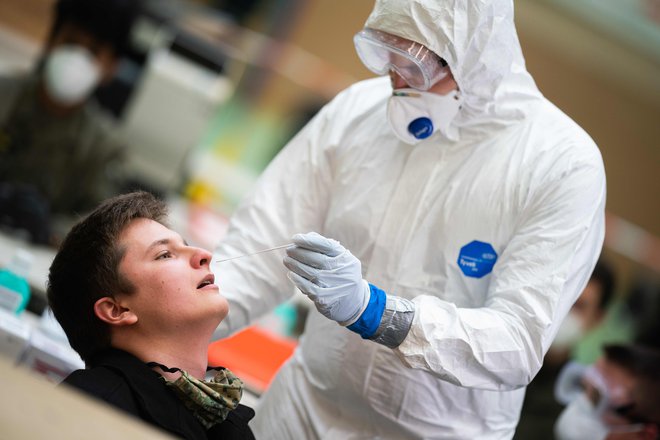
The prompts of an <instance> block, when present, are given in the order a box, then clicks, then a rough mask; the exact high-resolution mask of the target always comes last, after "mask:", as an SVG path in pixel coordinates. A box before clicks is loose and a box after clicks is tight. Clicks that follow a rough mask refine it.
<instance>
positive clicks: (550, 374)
mask: <svg viewBox="0 0 660 440" xmlns="http://www.w3.org/2000/svg"><path fill="white" fill-rule="evenodd" d="M616 283H617V277H616V275H615V272H614V269H613V268H612V267H611V265H610V264H608V262H606V261H605V260H604V259H603V258H601V259H599V261H598V262H597V263H596V266H595V268H594V270H593V272H592V274H591V277H590V278H589V282H588V283H587V285H586V287H585V288H584V290H583V291H582V293H581V294H580V296H579V297H578V299H577V301H576V302H575V304H573V306H572V307H571V310H570V311H569V313H568V315H567V316H566V318H565V319H564V321H563V322H562V325H561V326H560V328H559V332H558V333H557V336H556V337H555V339H554V341H553V342H552V344H551V345H550V349H549V350H548V352H547V353H546V355H545V357H544V359H543V366H542V367H541V369H540V370H539V372H538V373H537V375H536V376H535V377H534V379H533V380H532V382H531V383H530V385H529V386H528V387H527V392H526V394H525V402H524V404H523V409H522V412H521V415H520V422H519V424H518V427H517V428H516V434H515V436H514V438H516V439H521V440H522V439H526V438H531V437H534V438H539V439H543V438H545V439H548V440H550V439H552V438H553V434H552V426H553V425H554V423H555V421H556V419H557V417H558V416H559V414H560V412H561V411H562V408H563V406H562V405H561V404H560V403H558V402H557V400H556V399H555V396H554V391H553V390H554V386H555V382H556V380H557V376H558V374H559V371H560V370H561V368H562V367H563V366H564V365H565V364H566V362H569V361H571V360H573V361H577V362H580V363H581V364H582V365H590V364H592V363H594V362H595V361H596V359H597V358H598V357H599V356H600V355H601V354H602V348H603V345H604V344H607V343H614V342H628V341H630V340H632V337H633V331H632V322H631V319H630V316H629V314H627V313H625V312H624V311H623V310H622V305H621V303H622V301H621V300H619V299H618V298H616V296H615V293H616V292H615V288H616Z"/></svg>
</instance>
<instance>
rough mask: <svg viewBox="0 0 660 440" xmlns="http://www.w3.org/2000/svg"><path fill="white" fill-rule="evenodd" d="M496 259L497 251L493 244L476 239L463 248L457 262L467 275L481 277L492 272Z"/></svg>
mask: <svg viewBox="0 0 660 440" xmlns="http://www.w3.org/2000/svg"><path fill="white" fill-rule="evenodd" d="M496 261H497V252H495V249H493V246H491V245H490V244H489V243H484V242H483V241H477V240H474V241H471V242H470V243H468V244H466V245H465V246H463V247H462V248H461V252H460V253H459V254H458V261H457V263H458V267H460V268H461V271H462V272H463V274H464V275H465V276H468V277H473V278H481V277H483V276H484V275H488V274H489V273H491V271H492V270H493V266H495V262H496Z"/></svg>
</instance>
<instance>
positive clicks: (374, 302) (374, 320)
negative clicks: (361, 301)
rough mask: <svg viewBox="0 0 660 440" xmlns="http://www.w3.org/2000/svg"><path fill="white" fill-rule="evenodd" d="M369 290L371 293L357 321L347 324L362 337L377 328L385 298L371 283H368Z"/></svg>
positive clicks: (370, 333) (371, 334) (367, 337)
mask: <svg viewBox="0 0 660 440" xmlns="http://www.w3.org/2000/svg"><path fill="white" fill-rule="evenodd" d="M369 291H370V293H371V294H370V296H369V304H367V308H366V309H364V312H362V315H360V317H359V318H358V320H357V321H355V322H354V323H353V324H351V325H349V326H348V329H349V330H351V331H354V332H355V333H357V334H359V335H360V336H362V338H363V339H369V338H370V337H371V336H373V335H374V333H376V330H378V326H379V325H380V319H381V318H382V317H383V312H384V311H385V301H386V299H387V295H385V292H384V291H383V290H380V289H379V288H378V287H376V286H374V285H373V284H369Z"/></svg>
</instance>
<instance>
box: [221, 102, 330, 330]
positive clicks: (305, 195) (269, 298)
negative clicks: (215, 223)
mask: <svg viewBox="0 0 660 440" xmlns="http://www.w3.org/2000/svg"><path fill="white" fill-rule="evenodd" d="M332 108H333V106H332V105H331V104H328V105H327V106H326V107H324V108H323V109H322V110H321V111H320V112H319V114H317V115H316V116H315V117H314V118H313V119H312V120H311V121H310V122H309V123H308V124H307V125H306V126H305V127H304V128H303V129H302V130H301V131H300V132H299V133H298V134H297V135H296V136H295V137H294V138H293V139H292V140H291V141H290V142H289V143H288V144H287V145H286V146H285V148H284V149H283V150H282V151H281V152H280V153H279V154H278V155H277V156H276V158H275V159H274V160H273V161H272V162H271V163H270V164H269V166H268V167H267V169H266V170H265V171H264V173H263V174H262V175H261V176H260V178H259V179H258V180H257V182H256V184H255V187H254V189H253V190H252V191H251V193H250V194H249V195H248V196H247V197H246V198H245V199H244V200H243V201H242V202H241V204H240V205H239V207H238V208H237V210H236V212H235V213H234V214H233V215H232V217H231V219H230V224H229V228H228V232H227V235H226V236H225V237H224V238H223V240H222V241H221V242H220V243H219V245H218V246H217V247H216V249H215V252H214V254H215V255H214V259H216V260H217V259H222V258H228V257H231V256H236V255H241V254H245V253H249V252H255V251H258V250H261V249H266V248H269V247H274V246H278V245H283V244H286V243H288V242H290V240H291V237H292V236H293V235H294V234H295V233H304V232H310V231H321V229H322V227H323V221H324V218H325V211H326V210H327V204H328V199H329V190H328V188H330V186H331V185H330V184H329V182H330V181H331V178H332V169H331V164H330V160H329V158H328V156H329V155H330V154H331V150H332V148H331V147H330V146H328V145H327V144H328V141H327V136H326V131H327V129H328V128H327V124H328V121H329V120H331V118H332V116H330V113H332ZM283 256H284V254H283V251H274V252H267V253H264V254H260V255H256V256H252V257H248V258H239V259H236V260H232V261H227V262H223V263H220V264H218V265H216V266H215V267H214V270H215V272H216V277H217V279H218V284H219V287H220V293H221V294H222V295H224V296H225V297H226V298H227V299H228V301H229V314H228V316H227V317H226V318H225V320H224V321H223V322H222V323H221V324H220V326H219V327H218V329H217V330H216V332H215V334H214V339H217V338H222V337H225V336H228V335H229V334H230V333H233V332H235V331H237V330H239V329H241V328H243V327H245V326H246V325H249V324H250V323H251V322H252V321H254V320H255V319H257V318H259V317H260V316H261V315H263V314H265V313H267V312H269V311H270V310H272V309H273V308H274V307H276V306H277V305H278V304H280V303H281V302H283V301H286V300H287V299H289V298H290V297H291V296H292V295H293V294H294V293H295V288H294V286H293V284H292V283H291V282H290V281H289V280H288V278H287V276H286V272H287V271H286V268H285V267H284V265H283V264H282V259H283Z"/></svg>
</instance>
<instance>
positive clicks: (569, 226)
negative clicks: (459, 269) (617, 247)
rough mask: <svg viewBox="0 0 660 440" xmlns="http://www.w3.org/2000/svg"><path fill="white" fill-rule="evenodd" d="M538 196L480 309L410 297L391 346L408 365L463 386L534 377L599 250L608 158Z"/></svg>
mask: <svg viewBox="0 0 660 440" xmlns="http://www.w3.org/2000/svg"><path fill="white" fill-rule="evenodd" d="M599 160H600V159H599ZM537 194H538V196H537V197H536V199H535V200H534V202H533V203H531V204H530V205H529V206H528V208H527V209H526V211H525V212H524V213H523V216H522V218H521V219H520V220H519V223H518V226H517V228H516V232H515V236H514V237H513V238H512V239H511V240H510V242H509V243H508V244H507V246H506V248H505V249H504V250H503V252H502V255H500V257H499V259H498V261H497V263H496V264H495V267H494V269H493V272H492V274H491V276H492V279H491V282H490V286H489V291H488V298H487V300H486V302H485V304H484V306H483V307H481V308H458V307H456V306H455V305H454V304H452V303H449V302H447V301H443V300H442V299H440V298H437V297H433V296H428V295H422V296H418V297H416V298H414V300H413V303H414V305H415V316H414V319H413V323H412V326H411V328H410V331H409V332H408V335H407V336H406V338H405V339H404V341H403V342H402V343H401V345H400V346H399V347H398V348H397V349H396V350H395V351H396V353H397V354H398V355H399V357H400V358H401V359H402V361H403V362H404V363H405V364H407V365H408V366H410V367H412V368H420V369H424V370H427V371H430V372H432V373H433V374H436V375H438V376H439V377H440V378H442V379H444V380H447V381H449V382H451V383H454V384H456V385H460V386H465V387H473V388H483V389H490V390H502V389H513V388H518V387H523V386H526V385H527V384H528V383H529V382H530V381H531V380H532V378H533V377H534V375H535V374H536V373H537V372H538V370H539V369H540V367H541V364H542V362H543V356H544V354H545V352H546V351H547V349H548V347H549V345H550V343H551V342H552V339H553V338H554V335H555V334H556V332H557V329H558V327H559V324H560V323H561V321H562V319H563V318H564V317H565V315H566V314H567V313H568V311H569V309H570V307H571V305H572V304H573V303H574V302H575V300H576V299H577V298H578V296H579V295H580V293H581V292H582V290H583V288H584V286H585V285H586V283H587V281H588V279H589V277H590V275H591V272H592V270H593V267H594V265H595V264H596V261H597V259H598V257H599V254H600V251H601V247H602V243H603V238H604V209H605V175H604V171H603V168H602V162H599V163H598V164H594V163H591V164H583V165H581V166H576V167H575V168H573V169H572V170H571V171H567V172H566V173H561V175H560V176H558V177H557V178H556V179H555V180H554V181H553V182H551V183H549V184H547V185H544V188H542V191H539V192H538V193H537Z"/></svg>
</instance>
